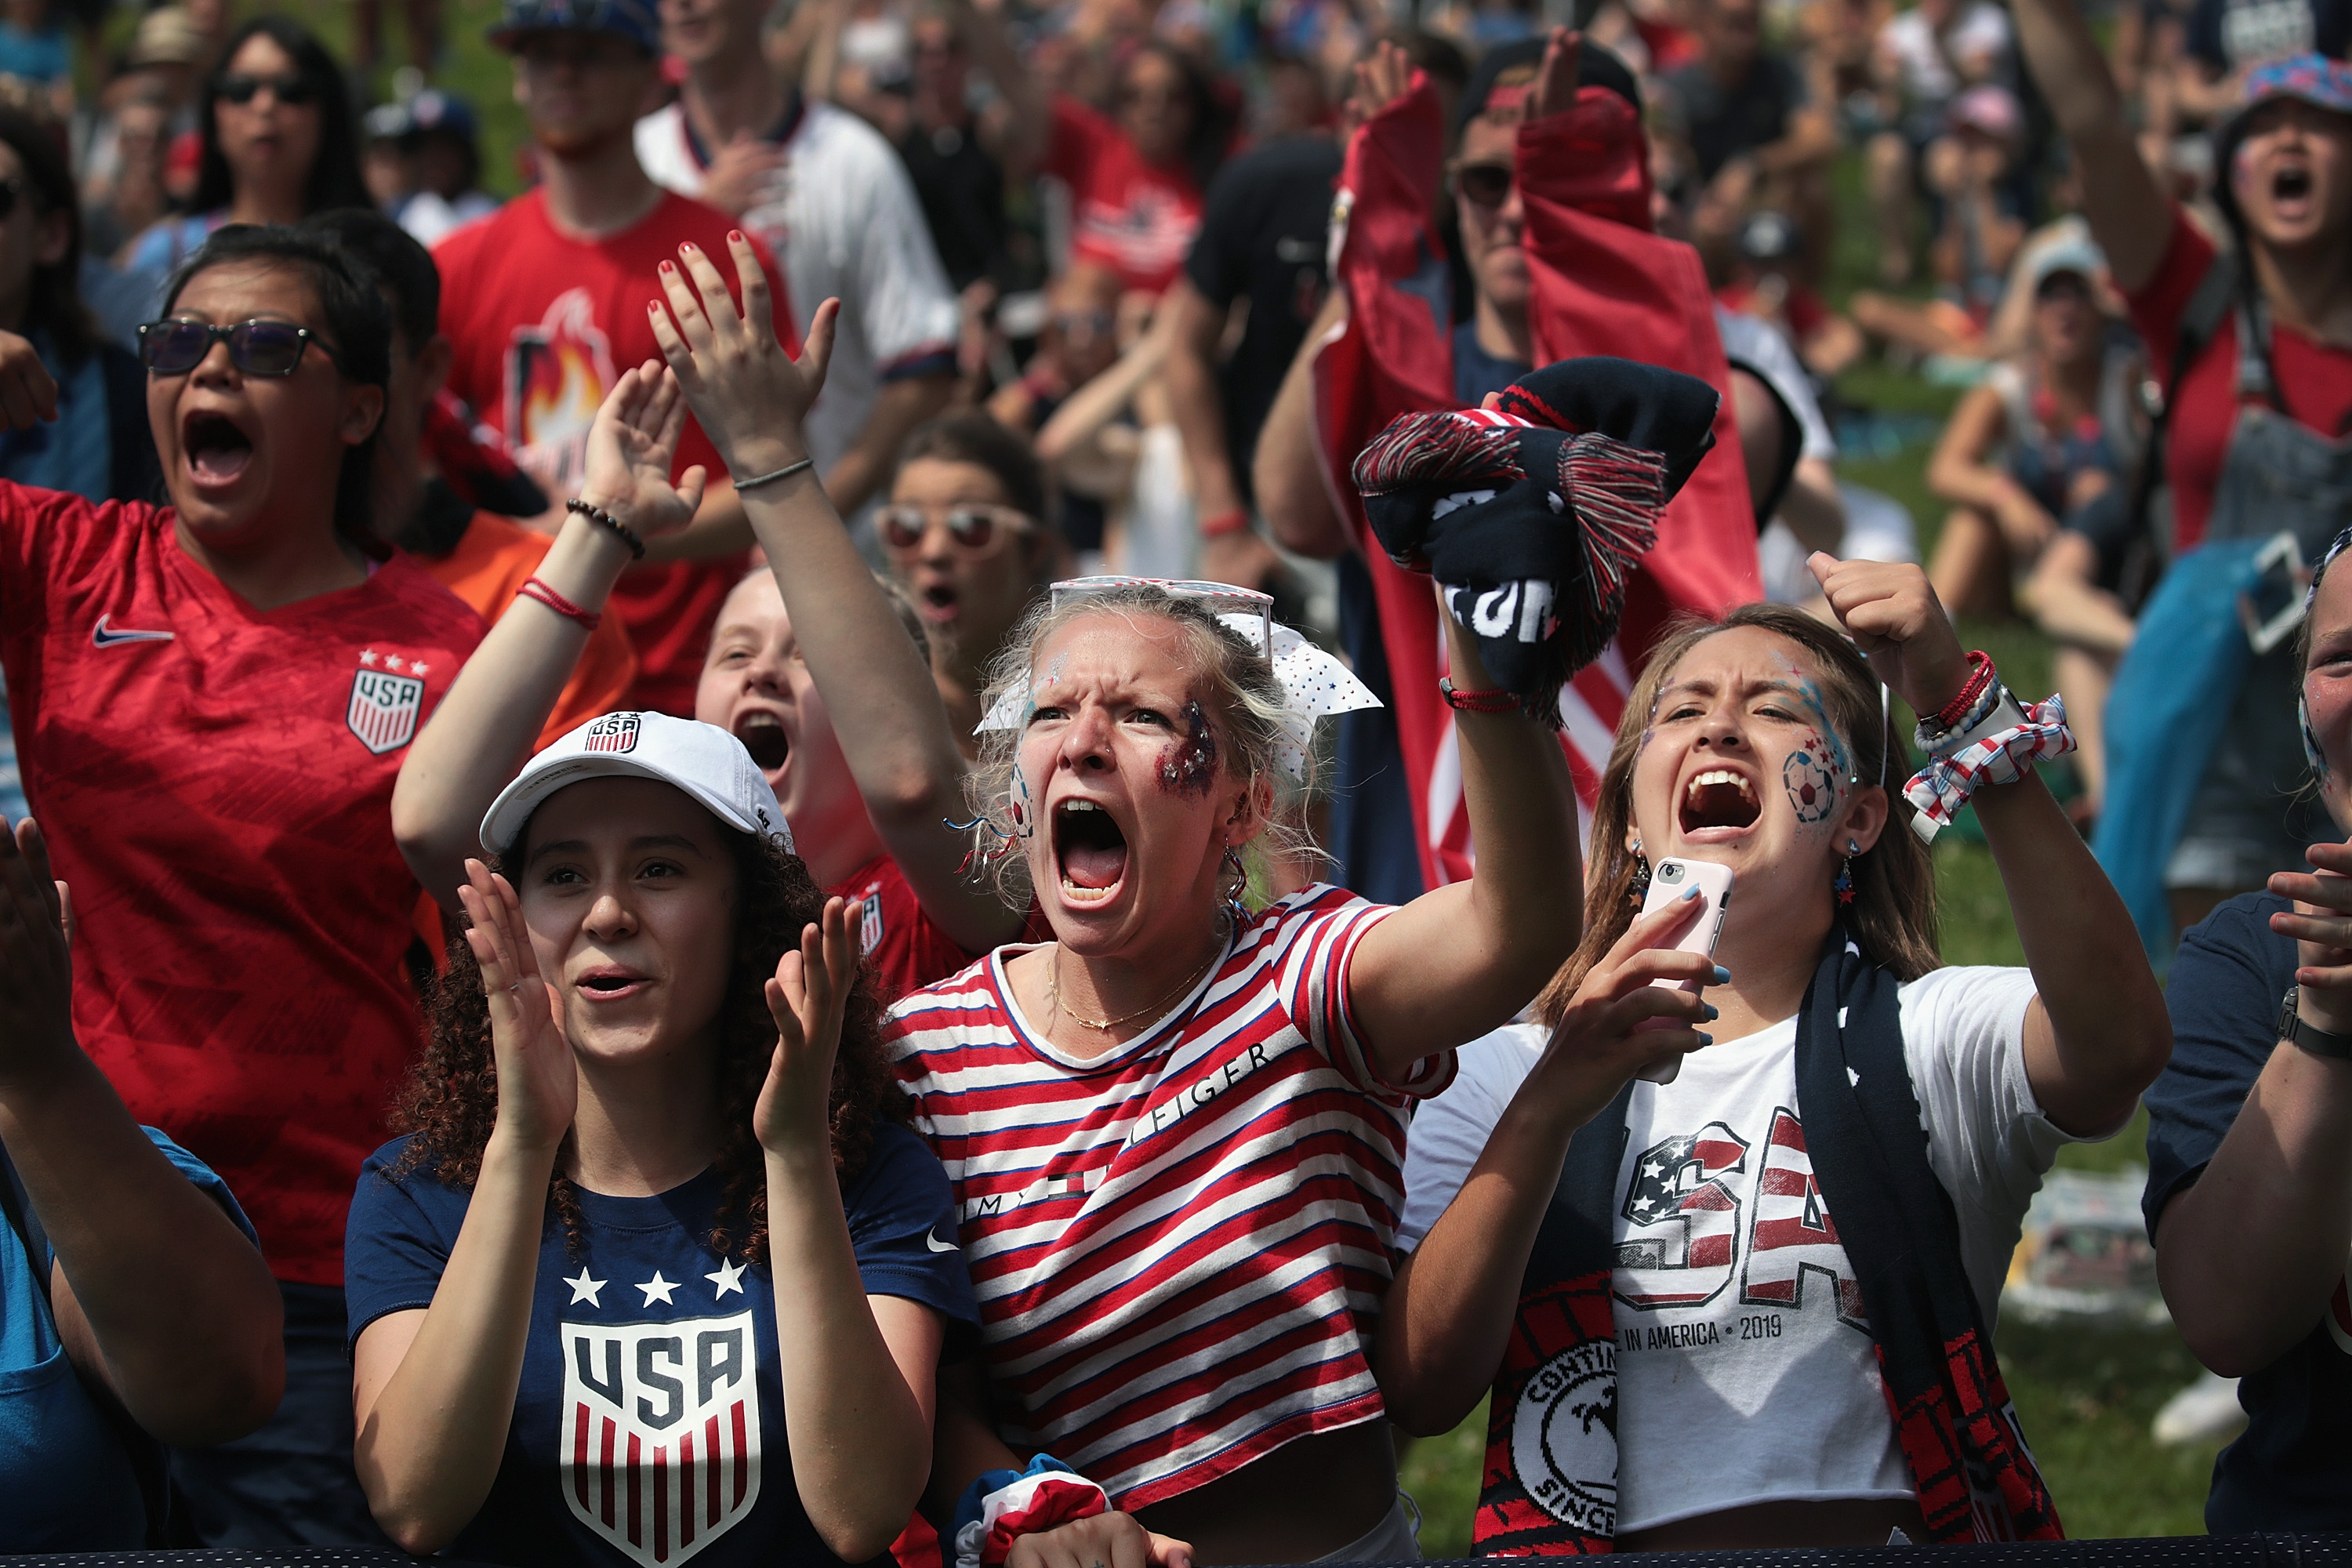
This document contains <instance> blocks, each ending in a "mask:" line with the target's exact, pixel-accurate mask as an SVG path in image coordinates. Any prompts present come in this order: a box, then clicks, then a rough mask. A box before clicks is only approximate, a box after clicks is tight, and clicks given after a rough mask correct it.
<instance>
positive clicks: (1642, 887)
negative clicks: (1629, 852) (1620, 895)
mask: <svg viewBox="0 0 2352 1568" xmlns="http://www.w3.org/2000/svg"><path fill="white" fill-rule="evenodd" d="M1649 896H1650V858H1649V857H1648V856H1647V855H1644V854H1643V853H1642V845H1641V841H1640V840H1639V839H1636V840H1634V843H1633V886H1632V887H1630V888H1628V889H1625V899H1626V901H1627V902H1629V903H1631V904H1632V905H1633V907H1634V908H1635V909H1637V910H1638V909H1640V908H1641V907H1642V900H1643V899H1646V898H1648V897H1649Z"/></svg>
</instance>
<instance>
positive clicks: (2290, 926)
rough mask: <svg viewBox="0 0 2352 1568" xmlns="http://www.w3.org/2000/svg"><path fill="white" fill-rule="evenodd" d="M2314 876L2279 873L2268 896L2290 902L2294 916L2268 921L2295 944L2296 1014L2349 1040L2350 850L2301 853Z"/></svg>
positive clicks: (2318, 848)
mask: <svg viewBox="0 0 2352 1568" xmlns="http://www.w3.org/2000/svg"><path fill="white" fill-rule="evenodd" d="M2306 853H2307V855H2308V857H2309V858H2310V860H2311V863H2312V864H2313V865H2314V866H2315V867H2317V868H2318V874H2317V875H2314V874H2312V873H2311V872H2308V871H2281V872H2279V873H2278V874H2276V875H2275V876H2273V877H2272V878H2271V880H2270V890H2271V891H2272V892H2273V893H2276V894H2277V895H2278V896H2279V897H2281V898H2283V899H2293V900H2294V913H2293V914H2287V913H2284V912H2282V913H2279V914H2274V915H2273V916H2272V917H2271V930H2273V931H2276V932H2278V933H2279V934H2280V935H2281V936H2291V937H2293V938H2294V939H2295V971H2294V983H2295V984H2297V985H2300V986H2301V987H2303V994H2302V995H2301V996H2299V997H2297V998H2296V1000H2295V1008H2296V1011H2297V1012H2299V1013H2300V1014H2301V1015H2302V1016H2303V1018H2304V1020H2305V1022H2306V1023H2308V1024H2310V1025H2311V1026H2313V1027H2314V1028H2318V1029H2325V1030H2326V1031H2327V1032H2328V1033H2329V1034H2332V1035H2346V1034H2352V844H2315V845H2313V846H2312V847H2310V849H2309V850H2308V851H2306Z"/></svg>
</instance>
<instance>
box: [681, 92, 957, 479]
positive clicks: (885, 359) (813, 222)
mask: <svg viewBox="0 0 2352 1568" xmlns="http://www.w3.org/2000/svg"><path fill="white" fill-rule="evenodd" d="M636 144H637V161H638V162H639V163H643V164H644V165H645V170H646V174H648V175H650V176H652V178H653V180H654V182H655V183H656V184H660V185H663V186H666V187H667V188H668V189H670V190H673V191H676V192H677V193H678V194H679V195H688V196H695V197H699V196H700V195H702V182H703V166H704V159H703V154H702V153H701V151H700V150H699V149H698V148H697V147H696V145H695V142H694V139H693V137H692V135H691V134H690V133H689V132H688V127H687V122H686V107H685V105H683V104H680V103H672V104H670V105H668V106H667V108H664V109H660V110H656V111H655V112H654V113H651V114H648V115H646V117H645V118H644V119H643V120H640V121H637V130H636ZM783 152H784V161H783V163H782V164H780V165H779V166H778V167H777V170H776V172H775V174H773V175H772V177H771V178H770V180H769V183H768V188H767V190H766V192H765V193H763V194H762V195H761V198H760V199H759V200H758V201H756V202H754V203H753V204H752V205H751V210H750V211H748V212H746V213H744V214H743V218H742V222H743V228H744V231H745V232H746V233H748V234H750V235H751V236H752V237H754V238H757V239H758V240H760V241H761V243H763V244H765V245H766V246H767V247H768V250H769V253H770V254H771V255H772V256H774V257H775V258H776V260H777V262H778V264H779V265H781V266H782V268H783V269H784V282H785V284H786V286H787V287H788V288H789V289H790V290H791V293H792V298H793V304H794V305H795V306H797V307H798V308H799V309H800V310H803V311H807V312H809V313H811V314H814V312H815V310H816V308H817V307H818V306H819V305H821V304H823V303H824V301H825V300H829V299H836V298H837V299H839V300H840V301H841V320H840V322H839V324H838V330H837V334H836V335H835V338H834V344H833V363H831V365H830V366H828V367H827V369H826V371H825V377H824V393H823V395H820V396H819V397H818V398H817V400H816V406H815V407H814V408H813V409H811V410H810V411H809V417H808V426H807V431H806V434H807V437H808V444H809V453H810V455H811V456H812V457H814V458H816V466H817V471H818V472H820V473H823V472H824V471H826V470H828V469H830V468H832V467H833V465H834V464H835V462H836V461H838V460H839V458H840V457H841V455H842V454H843V453H844V452H846V451H847V450H849V448H850V447H851V446H852V445H854V444H855V443H856V440H857V435H858V432H859V431H860V430H862V429H864V428H865V426H866V416H868V415H870V414H871V413H872V412H873V411H874V400H875V399H876V398H877V397H878V396H880V395H881V392H882V383H883V382H884V380H886V379H887V377H888V376H889V374H891V372H892V371H894V370H898V369H901V368H904V367H907V366H910V365H913V364H916V363H920V362H924V361H927V360H930V359H933V358H935V357H937V356H939V355H942V354H947V355H952V354H953V353H954V352H955V345H956V336H957V332H958V331H959V328H960V324H961V311H960V309H959V307H958V306H957V304H956V297H955V291H954V290H953V289H950V288H949V287H948V275H947V269H946V268H944V267H942V266H941V265H940V255H939V250H938V248H937V247H935V246H933V244H932V243H931V230H930V226H929V225H928V224H926V223H925V222H924V221H923V208H922V204H921V203H920V202H919V201H918V200H917V199H916V196H915V184H914V182H913V181H912V180H911V179H909V178H908V175H907V167H906V165H905V164H904V163H901V162H900V161H899V158H898V153H896V152H895V151H893V150H892V148H891V146H890V144H889V143H888V142H885V141H884V140H882V137H881V134H880V132H877V131H876V130H875V129H874V128H873V127H872V126H870V125H868V124H866V122H865V121H862V120H860V119H858V118H857V117H856V115H854V114H848V113H845V112H844V111H843V110H838V109H835V108H834V107H833V106H832V105H830V104H824V103H809V104H806V105H805V106H804V107H803V110H802V111H801V117H800V122H799V124H797V125H796V126H794V127H793V132H792V134H791V135H789V136H787V137H786V138H785V139H784V143H783ZM779 326H780V328H781V327H782V323H779ZM807 330H808V322H807V321H805V320H803V321H800V322H798V323H796V324H795V325H794V326H793V327H792V328H790V329H785V330H783V331H782V334H781V335H783V336H785V337H787V338H788V339H789V341H791V342H793V344H794V345H795V347H797V345H798V343H799V334H800V333H802V332H805V331H807ZM942 368H952V361H950V362H949V363H948V364H947V365H945V366H943V367H942Z"/></svg>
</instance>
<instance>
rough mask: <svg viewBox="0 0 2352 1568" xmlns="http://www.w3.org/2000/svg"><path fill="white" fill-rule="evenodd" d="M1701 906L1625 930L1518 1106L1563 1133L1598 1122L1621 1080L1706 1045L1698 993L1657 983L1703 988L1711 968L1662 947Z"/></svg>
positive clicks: (1580, 993)
mask: <svg viewBox="0 0 2352 1568" xmlns="http://www.w3.org/2000/svg"><path fill="white" fill-rule="evenodd" d="M1705 910H1706V900H1704V899H1693V898H1685V899H1680V900H1676V901H1675V902H1674V903H1671V904H1668V905H1667V906H1666V907H1665V908H1664V909H1662V910H1654V911H1653V912H1652V913H1650V914H1647V915H1644V916H1643V917H1642V918H1641V919H1639V920H1637V921H1634V922H1633V924H1632V925H1630V926H1628V927H1627V928H1626V929H1625V934H1624V935H1623V936H1621V937H1619V938H1618V939H1617V944H1616V945H1615V946H1614V947H1612V948H1611V949H1610V950H1609V952H1608V954H1607V955H1606V956H1605V957H1603V958H1602V959H1601V962H1600V963H1596V964H1594V965H1593V966H1592V969H1591V973H1588V974H1586V975H1585V977H1584V984H1581V985H1579V986H1578V987H1577V988H1576V994H1575V996H1574V997H1573V998H1571V999H1570V1002H1569V1004H1568V1011H1567V1012H1566V1013H1564V1014H1563V1015H1561V1016H1560V1020H1559V1026H1558V1027H1556V1028H1554V1029H1553V1030H1552V1032H1551V1038H1550V1039H1549V1041H1548V1042H1546V1043H1545V1046H1544V1051H1543V1055H1542V1056H1541V1057H1540V1058H1538V1059H1537V1061H1536V1065H1535V1068H1534V1070H1532V1071H1531V1072H1529V1073H1528V1081H1527V1085H1526V1087H1524V1088H1523V1089H1520V1091H1519V1094H1520V1097H1521V1098H1522V1099H1525V1098H1526V1097H1528V1096H1529V1095H1535V1096H1539V1097H1540V1099H1539V1100H1538V1101H1536V1102H1535V1103H1538V1104H1539V1105H1540V1107H1541V1110H1542V1111H1543V1113H1544V1114H1545V1115H1546V1116H1548V1117H1550V1118H1554V1119H1556V1123H1555V1124H1556V1125H1557V1126H1558V1127H1559V1128H1560V1129H1561V1130H1563V1131H1573V1130H1574V1129H1576V1128H1579V1127H1581V1126H1583V1125H1584V1124H1585V1123H1586V1122H1588V1121H1591V1120H1592V1119H1593V1118H1594V1117H1595V1116H1598V1115H1599V1114H1600V1113H1601V1110H1603V1109H1605V1108H1606V1107H1607V1106H1608V1104H1609V1102H1610V1101H1611V1100H1614V1099H1616V1098H1617V1091H1618V1090H1619V1089H1622V1088H1624V1087H1625V1080H1626V1079H1630V1078H1632V1077H1633V1075H1634V1074H1636V1073H1638V1072H1640V1071H1641V1070H1642V1069H1643V1068H1647V1067H1651V1066H1654V1064H1656V1063H1658V1062H1662V1061H1666V1060H1669V1059H1671V1058H1676V1057H1681V1056H1685V1055H1687V1054H1688V1053H1689V1052H1692V1051H1695V1050H1697V1049H1699V1048H1700V1047H1703V1046H1706V1045H1707V1044H1708V1043H1709V1041H1708V1038H1707V1037H1706V1036H1705V1035H1702V1034H1700V1033H1699V1031H1698V1026H1699V1025H1701V1024H1703V1023H1706V1022H1707V1021H1708V1020H1709V1019H1710V1018H1711V1017H1712V1016H1713V1014H1712V1012H1711V1010H1710V1009H1709V1008H1708V1007H1707V1005H1706V1003H1704V1002H1703V1001H1701V1000H1700V998H1699V995H1698V994H1697V993H1696V992H1695V991H1685V990H1683V989H1682V988H1681V986H1680V984H1675V985H1671V986H1669V985H1657V984H1652V983H1653V982H1654V981H1659V980H1670V981H1675V982H1678V983H1686V982H1692V981H1696V982H1697V983H1699V984H1706V983H1707V982H1708V981H1710V980H1711V979H1712V978H1713V977H1714V974H1715V960H1713V959H1712V958H1709V957H1708V956H1706V954H1705V953H1702V952H1681V951H1680V950H1678V949H1675V948H1673V947H1669V946H1666V945H1665V944H1666V943H1668V942H1673V941H1674V940H1675V938H1676V937H1678V936H1680V935H1681V934H1682V931H1683V929H1684V928H1685V926H1687V925H1689V924H1690V922H1691V921H1693V920H1694V919H1696V917H1697V916H1698V915H1700V914H1701V913H1703V912H1704V911H1705Z"/></svg>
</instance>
